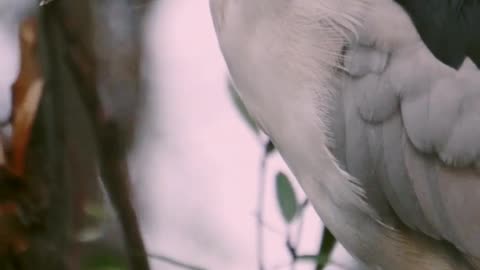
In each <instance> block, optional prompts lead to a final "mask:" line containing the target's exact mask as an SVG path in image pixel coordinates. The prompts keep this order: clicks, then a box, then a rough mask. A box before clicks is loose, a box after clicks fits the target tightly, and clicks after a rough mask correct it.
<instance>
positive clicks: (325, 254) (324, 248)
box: [316, 227, 337, 270]
mask: <svg viewBox="0 0 480 270" xmlns="http://www.w3.org/2000/svg"><path fill="white" fill-rule="evenodd" d="M336 242H337V240H336V239H335V236H333V234H332V233H331V232H330V230H328V229H327V227H324V228H323V236H322V242H321V243H320V250H319V251H318V260H317V267H316V270H322V269H324V268H325V266H326V265H327V264H328V260H329V259H330V255H331V254H332V251H333V248H334V247H335V243H336Z"/></svg>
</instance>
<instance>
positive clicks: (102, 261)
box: [82, 250, 129, 270]
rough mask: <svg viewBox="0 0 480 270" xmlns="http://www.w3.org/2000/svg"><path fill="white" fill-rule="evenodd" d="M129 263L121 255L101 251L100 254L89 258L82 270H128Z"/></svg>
mask: <svg viewBox="0 0 480 270" xmlns="http://www.w3.org/2000/svg"><path fill="white" fill-rule="evenodd" d="M127 269H129V267H128V263H127V261H126V260H125V258H124V257H122V256H120V255H114V254H110V253H109V252H108V251H106V250H104V251H100V252H99V254H97V255H94V256H92V257H87V258H86V261H85V262H84V265H83V267H82V270H127Z"/></svg>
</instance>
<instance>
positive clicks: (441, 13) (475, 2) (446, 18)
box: [395, 0, 480, 69]
mask: <svg viewBox="0 0 480 270" xmlns="http://www.w3.org/2000/svg"><path fill="white" fill-rule="evenodd" d="M395 2H397V3H398V4H399V5H401V6H402V7H403V8H404V9H405V11H406V12H407V13H408V14H409V16H410V18H411V19H412V21H413V23H414V24H415V27H416V28H417V30H418V32H419V34H420V36H421V38H422V40H423V42H425V44H426V45H427V47H428V48H429V49H430V51H431V52H432V53H433V55H435V57H437V58H438V59H439V60H440V61H442V62H443V63H445V64H446V65H449V66H451V67H453V68H455V69H458V68H459V67H460V66H461V65H462V64H463V62H464V60H465V58H466V57H470V59H472V61H473V62H474V63H475V64H476V65H477V66H478V67H480V0H395Z"/></svg>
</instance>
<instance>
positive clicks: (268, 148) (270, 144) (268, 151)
mask: <svg viewBox="0 0 480 270" xmlns="http://www.w3.org/2000/svg"><path fill="white" fill-rule="evenodd" d="M273 151H275V145H273V142H272V141H271V140H268V142H267V143H266V144H265V154H267V155H270V154H272V153H273Z"/></svg>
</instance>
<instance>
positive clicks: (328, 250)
mask: <svg viewBox="0 0 480 270" xmlns="http://www.w3.org/2000/svg"><path fill="white" fill-rule="evenodd" d="M228 90H229V92H230V94H231V97H232V100H233V103H234V104H235V106H236V108H237V110H238V111H239V112H240V114H241V115H242V117H243V119H244V120H245V122H246V124H247V125H248V126H249V127H250V128H251V129H252V131H253V132H255V134H257V136H258V137H259V138H260V136H261V131H260V130H259V129H258V127H257V125H256V124H255V122H254V120H253V119H252V118H251V116H250V115H249V114H248V112H247V109H246V107H245V105H244V104H243V102H242V100H241V99H240V97H239V96H238V94H237V92H236V90H235V89H234V86H233V84H232V83H231V81H229V83H228ZM262 147H263V148H264V153H263V158H262V164H261V166H260V168H261V172H260V181H262V182H263V181H264V179H263V177H264V175H265V166H266V161H267V159H268V158H269V157H270V156H271V155H272V153H274V152H275V151H276V148H275V146H274V144H273V142H272V141H271V140H268V141H267V143H265V144H264V145H263V146H262ZM263 186H264V183H261V184H260V189H261V192H264V190H263V188H262V187H263ZM275 187H276V188H275V190H276V200H277V204H278V207H279V209H280V212H281V215H282V217H283V219H284V221H285V224H286V225H287V226H290V225H291V224H292V222H293V221H295V219H296V218H298V219H302V218H303V210H304V209H305V208H306V207H307V206H308V205H309V202H308V200H306V201H304V202H303V203H299V201H298V199H297V196H296V194H295V190H294V188H293V186H292V183H291V181H290V179H289V178H288V177H287V175H285V174H284V173H283V172H277V174H276V177H275ZM263 197H264V195H263V194H261V196H260V197H259V200H263ZM259 206H260V207H262V206H263V203H262V202H260V203H259ZM257 212H258V213H263V209H258V211H257ZM257 218H258V220H259V221H260V222H258V224H260V226H262V225H263V216H259V217H257ZM300 222H303V220H300ZM260 230H262V228H260ZM257 237H260V238H262V237H263V234H262V233H260V234H258V235H257ZM257 241H258V242H259V243H263V239H257ZM285 243H286V248H287V250H288V251H289V253H290V255H291V258H292V261H293V262H292V265H293V264H295V263H296V262H299V261H305V260H309V261H313V262H315V264H316V267H315V269H316V270H322V269H324V268H325V267H326V266H327V265H328V264H329V262H330V255H331V254H332V251H333V249H334V247H335V244H336V239H335V237H334V236H333V235H332V233H331V232H330V231H329V230H328V229H327V228H326V227H324V228H323V233H322V240H321V241H320V244H319V250H318V253H317V254H298V252H297V246H296V245H294V244H293V243H292V241H291V239H290V233H287V235H286V241H285ZM258 248H259V249H263V244H259V245H258ZM258 254H259V256H260V258H259V269H260V270H262V269H264V268H265V266H264V265H263V258H262V256H263V250H258Z"/></svg>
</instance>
